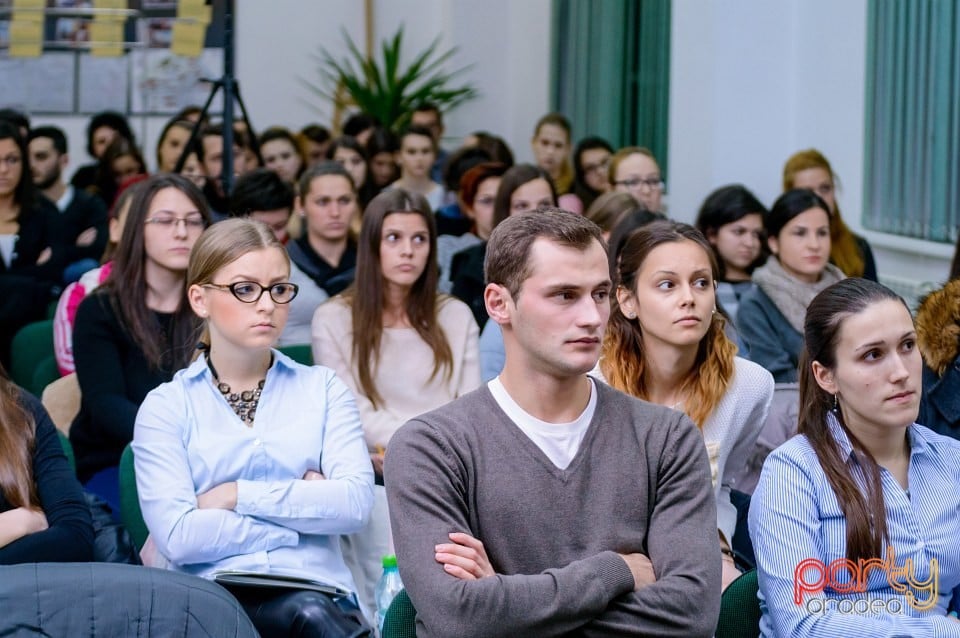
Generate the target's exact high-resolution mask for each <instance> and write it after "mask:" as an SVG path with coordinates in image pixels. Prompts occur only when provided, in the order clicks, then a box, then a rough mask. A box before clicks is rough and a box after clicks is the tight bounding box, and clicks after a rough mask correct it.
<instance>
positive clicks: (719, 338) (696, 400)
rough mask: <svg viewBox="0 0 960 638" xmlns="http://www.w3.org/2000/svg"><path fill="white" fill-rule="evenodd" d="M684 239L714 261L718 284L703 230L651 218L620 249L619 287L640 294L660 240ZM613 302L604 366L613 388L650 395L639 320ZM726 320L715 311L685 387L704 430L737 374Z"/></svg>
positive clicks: (691, 414) (694, 415) (689, 406)
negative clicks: (643, 274) (645, 269)
mask: <svg viewBox="0 0 960 638" xmlns="http://www.w3.org/2000/svg"><path fill="white" fill-rule="evenodd" d="M683 241H692V242H694V243H695V244H697V245H698V246H700V247H701V248H702V249H703V252H704V254H705V255H707V258H708V259H709V260H710V271H711V273H712V279H713V282H716V280H717V274H718V273H717V260H716V258H715V257H714V255H713V250H712V249H711V248H710V244H709V243H708V242H707V240H706V238H705V237H704V236H703V234H702V233H700V231H698V230H697V229H696V228H694V227H693V226H690V225H689V224H681V223H678V222H672V221H666V220H663V221H655V222H651V223H649V224H647V225H646V226H643V227H642V228H640V229H638V230H636V231H634V232H633V234H631V235H630V236H629V237H628V238H627V241H626V243H624V245H623V250H622V251H621V253H620V265H619V272H618V273H617V278H616V280H617V281H618V282H619V285H618V287H622V288H624V289H626V290H628V291H629V292H630V294H631V295H636V294H637V273H639V272H640V268H641V267H642V266H643V262H644V261H645V260H646V258H647V257H648V256H649V255H650V252H651V251H652V250H653V249H654V248H656V247H657V246H660V245H661V244H666V243H671V242H683ZM713 282H711V283H713ZM612 306H613V308H612V311H611V312H610V323H609V324H608V325H607V332H606V334H605V335H604V339H603V348H602V350H601V355H600V370H601V372H603V375H604V377H606V379H607V382H608V383H609V384H610V385H611V386H613V387H614V388H616V389H618V390H620V391H622V392H626V393H627V394H631V395H633V396H635V397H639V398H641V399H647V398H648V395H649V394H648V387H647V379H646V367H647V363H646V360H645V354H644V350H643V333H642V330H641V328H640V324H639V322H638V321H636V320H632V319H628V318H627V317H626V315H624V314H623V312H621V311H620V304H619V303H618V302H617V299H616V297H613V300H612ZM725 323H726V320H725V319H724V318H723V315H722V314H721V313H719V312H715V313H714V314H713V315H712V319H711V321H710V327H709V328H708V329H707V334H706V335H704V337H703V339H701V340H700V346H699V348H698V349H697V357H696V361H695V362H694V364H693V367H692V368H690V371H689V372H688V373H687V376H686V378H685V379H684V380H683V383H682V385H681V392H682V393H683V395H684V396H685V397H687V399H686V400H685V401H684V406H685V407H684V411H685V412H686V413H687V415H688V416H689V417H690V419H691V420H692V421H693V422H694V423H696V424H697V427H700V428H702V427H703V424H704V423H705V422H706V420H707V418H708V417H709V416H710V414H711V413H712V412H713V410H714V408H716V407H717V404H718V403H719V402H720V399H721V398H723V395H724V393H725V392H726V391H727V388H728V387H729V386H730V380H731V379H732V378H733V373H734V357H735V356H736V354H737V346H736V345H735V344H734V343H733V342H732V341H730V339H729V338H728V337H727V335H726V333H725V332H724V324H725Z"/></svg>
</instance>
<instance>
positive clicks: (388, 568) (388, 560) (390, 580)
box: [375, 554, 403, 634]
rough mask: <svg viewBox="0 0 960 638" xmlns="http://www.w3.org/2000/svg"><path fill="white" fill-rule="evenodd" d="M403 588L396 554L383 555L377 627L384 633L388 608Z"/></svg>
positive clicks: (377, 600)
mask: <svg viewBox="0 0 960 638" xmlns="http://www.w3.org/2000/svg"><path fill="white" fill-rule="evenodd" d="M401 589H403V582H402V581H401V580H400V572H399V571H398V570H397V557H396V556H394V555H392V554H391V555H390V556H384V557H383V575H382V576H381V577H380V582H378V583H377V589H376V591H375V597H376V602H377V629H378V630H379V631H380V633H381V634H382V633H383V621H384V619H385V618H386V617H387V610H388V609H390V603H392V602H393V599H394V597H396V595H397V594H399V593H400V590H401Z"/></svg>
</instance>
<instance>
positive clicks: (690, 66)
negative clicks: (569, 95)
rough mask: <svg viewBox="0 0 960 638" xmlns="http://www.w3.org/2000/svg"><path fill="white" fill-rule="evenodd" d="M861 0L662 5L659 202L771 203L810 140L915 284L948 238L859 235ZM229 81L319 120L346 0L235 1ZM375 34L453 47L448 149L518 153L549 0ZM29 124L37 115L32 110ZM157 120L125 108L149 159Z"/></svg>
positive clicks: (543, 71)
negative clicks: (664, 62)
mask: <svg viewBox="0 0 960 638" xmlns="http://www.w3.org/2000/svg"><path fill="white" fill-rule="evenodd" d="M867 1H868V0H844V1H843V2H835V1H834V0H730V1H728V2H722V3H721V2H704V1H702V0H675V1H674V4H673V25H672V47H671V49H672V50H671V95H670V102H671V103H670V136H669V142H670V159H669V166H668V167H667V169H668V170H667V175H668V180H669V183H668V189H669V205H670V212H671V214H672V215H673V216H675V217H676V218H678V219H683V220H688V221H689V220H692V219H693V217H694V216H695V214H696V211H697V208H698V207H699V205H700V202H701V201H702V200H703V198H704V197H705V196H706V194H707V193H708V192H709V191H711V190H712V189H714V188H716V187H718V186H721V185H723V184H727V183H730V182H742V183H744V184H746V185H747V187H749V188H750V189H751V190H753V191H754V192H755V193H756V194H757V195H758V196H759V197H760V198H761V199H762V200H763V201H765V202H767V203H768V204H769V203H772V201H773V200H774V199H775V197H776V195H777V194H778V193H779V189H780V171H781V168H782V166H783V162H784V160H785V159H786V158H787V157H788V156H789V155H790V154H791V153H793V152H794V151H796V150H799V149H801V148H807V147H811V146H813V147H817V148H819V149H821V150H822V151H823V152H824V153H825V154H826V156H827V157H828V158H830V160H831V162H832V163H833V165H834V168H835V170H836V172H837V174H838V175H839V177H840V181H841V185H842V190H841V191H840V193H839V201H840V206H841V210H842V211H843V214H844V218H845V219H846V221H847V223H849V224H850V225H851V226H852V227H853V228H854V229H856V230H858V231H860V232H862V234H864V235H865V236H867V237H868V238H869V239H870V241H871V242H872V244H873V246H874V250H875V253H876V255H877V258H878V262H879V266H880V270H881V274H883V275H886V276H898V277H903V278H908V279H914V280H918V281H925V280H930V281H936V280H939V279H942V278H943V277H944V276H945V273H946V269H947V261H948V259H949V256H950V255H951V254H952V247H951V246H947V245H943V244H935V243H932V242H916V241H910V240H904V239H902V238H898V237H890V236H887V235H882V234H878V233H871V232H869V231H863V230H862V224H861V221H860V216H861V206H862V190H863V179H862V175H863V134H864V133H863V131H864V69H865V62H866V44H865V42H866V7H867V4H866V3H867ZM237 4H238V7H237V15H236V41H237V45H238V52H237V76H238V79H239V81H240V86H241V91H242V94H243V97H244V100H245V101H246V104H247V106H248V108H249V110H250V114H251V118H252V120H253V123H254V124H255V126H256V127H258V128H263V127H265V126H267V125H271V124H280V125H285V126H289V127H292V128H296V127H300V126H302V125H303V124H305V123H307V122H311V121H320V122H324V123H326V122H329V119H330V110H329V107H328V105H326V104H324V103H323V101H322V100H320V99H319V98H317V97H316V96H314V95H313V94H312V93H310V91H309V90H308V89H307V88H306V87H305V86H304V83H303V78H311V79H316V78H317V73H316V62H315V61H314V59H313V57H312V56H313V55H314V54H316V53H317V51H318V47H319V45H321V44H323V45H324V46H326V47H327V48H328V49H330V50H331V51H335V52H343V50H344V46H343V38H342V35H341V29H346V31H347V32H348V33H350V34H351V36H352V37H353V38H354V40H356V41H357V42H363V38H364V14H363V11H364V3H363V2H360V1H359V0H323V1H322V2H317V1H315V0H271V1H270V2H264V1H261V0H238V2H237ZM373 7H374V30H375V34H376V35H375V38H376V40H377V44H378V45H379V41H380V40H381V39H382V38H383V37H385V36H387V35H390V34H392V33H393V32H394V30H395V29H396V28H397V26H399V25H400V24H405V25H406V46H407V47H408V48H407V51H408V52H413V51H417V50H419V49H421V48H422V47H424V46H426V45H427V44H428V43H429V42H430V41H432V40H433V38H435V37H436V36H437V35H438V34H439V35H441V47H442V48H443V49H446V48H448V47H450V46H454V45H456V46H458V47H459V53H458V54H457V55H456V56H455V57H454V58H453V60H451V62H450V64H449V65H448V69H455V68H459V67H462V66H465V65H468V64H473V65H474V66H473V67H472V68H470V69H468V70H467V71H465V72H464V74H463V79H464V80H466V81H469V82H472V83H473V84H475V85H477V87H478V88H479V89H480V93H481V95H480V97H479V98H478V99H477V100H474V101H473V102H470V103H468V104H465V105H463V106H461V107H460V108H458V109H456V110H454V111H452V112H451V113H448V114H447V118H446V124H447V131H446V134H447V142H446V144H445V145H446V146H447V147H454V146H456V144H457V143H458V142H459V139H460V138H461V137H462V136H463V135H465V134H467V133H469V132H471V131H473V130H477V129H486V130H489V131H491V132H494V133H497V134H500V135H502V136H503V137H504V138H505V139H506V140H507V141H508V142H509V143H510V144H511V146H512V147H513V150H514V152H515V154H516V156H517V159H518V160H519V161H528V160H530V159H531V154H530V148H529V139H530V135H531V130H532V127H533V124H534V122H535V121H536V120H537V118H538V117H539V116H540V115H542V114H543V113H545V112H546V111H547V110H548V109H549V95H548V91H549V64H550V23H551V21H550V8H551V2H550V0H523V1H522V2H518V1H511V0H485V1H484V2H469V1H457V0H374V2H373ZM36 119H37V121H38V123H41V122H46V121H51V120H50V119H49V118H47V119H45V118H36ZM52 121H54V122H55V123H57V124H60V125H61V126H64V128H65V129H66V130H67V132H68V133H69V134H70V137H71V140H72V146H73V149H74V153H73V159H74V165H78V164H81V163H84V162H86V161H88V159H87V158H86V154H85V152H84V151H83V139H84V133H83V130H84V126H85V123H86V120H85V118H56V119H54V120H52ZM162 121H163V120H162V118H155V119H151V120H144V119H143V118H135V119H134V121H133V125H134V128H135V129H136V130H137V132H138V134H139V135H140V137H141V140H142V141H143V147H144V148H145V149H146V155H147V156H148V161H150V162H152V161H153V149H154V147H155V144H156V136H157V134H158V132H159V127H160V126H161V125H162Z"/></svg>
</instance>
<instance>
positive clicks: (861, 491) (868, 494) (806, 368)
mask: <svg viewBox="0 0 960 638" xmlns="http://www.w3.org/2000/svg"><path fill="white" fill-rule="evenodd" d="M888 299H895V300H897V301H899V302H900V303H902V304H903V306H904V307H905V308H906V307H907V304H906V303H905V302H904V301H903V299H901V298H900V297H898V296H897V294H896V293H894V292H893V291H892V290H890V289H889V288H887V287H886V286H883V285H881V284H878V283H876V282H874V281H869V280H867V279H860V278H855V277H852V278H849V279H843V280H841V281H839V282H837V283H835V284H833V285H832V286H830V287H829V288H826V289H825V290H823V291H822V292H820V294H818V295H817V296H816V297H814V298H813V301H811V302H810V305H809V306H808V307H807V316H806V319H805V320H804V322H803V351H802V352H801V353H800V414H799V425H798V428H797V431H798V433H800V434H802V435H804V436H805V437H807V440H808V441H809V442H810V445H811V447H813V451H814V452H815V453H816V455H817V459H818V460H819V461H820V467H822V468H823V473H824V474H825V475H826V477H827V481H828V482H829V483H830V487H831V488H833V493H834V495H835V496H836V497H837V502H839V504H840V509H841V511H842V512H843V517H844V518H845V519H846V521H847V524H846V527H847V558H849V559H850V560H852V561H854V562H857V561H859V560H861V559H870V558H880V557H881V556H883V548H884V547H885V542H884V541H885V540H886V539H887V537H888V535H887V514H886V507H885V506H884V501H883V488H882V486H881V485H882V484H881V478H880V466H879V465H878V464H877V461H876V459H875V458H873V455H872V454H870V451H869V450H867V448H865V447H864V445H863V443H862V442H861V441H860V439H858V438H857V437H856V436H855V435H854V434H853V432H851V431H850V429H849V428H848V427H847V426H846V424H845V423H844V421H843V414H842V413H841V411H840V410H834V409H833V406H834V395H832V394H830V393H828V392H827V391H826V390H824V389H823V388H821V387H820V385H819V384H818V383H817V380H816V378H815V377H814V374H813V362H814V361H817V362H818V363H820V365H822V366H824V367H825V368H827V369H828V370H835V369H836V366H837V342H838V341H839V340H840V329H841V328H842V327H843V322H844V321H846V320H847V318H848V317H850V316H852V315H856V314H859V313H861V312H864V311H865V310H867V308H868V307H869V306H871V305H873V304H875V303H877V302H880V301H886V300H888ZM908 311H909V308H908ZM831 411H833V414H834V416H835V417H836V418H837V421H838V422H839V423H840V426H841V427H842V428H843V430H844V432H846V434H847V438H849V439H850V444H851V445H852V446H853V456H854V458H855V459H856V463H855V464H852V465H857V466H859V468H860V470H859V472H857V474H858V475H860V476H855V475H854V473H853V472H852V471H851V464H848V462H847V459H845V458H843V455H842V453H841V450H840V446H839V445H838V444H837V441H836V439H835V438H834V436H833V434H832V432H831V431H830V428H829V426H828V425H827V415H828V414H830V412H831ZM858 478H862V479H863V480H862V482H861V481H858V480H857V479H858Z"/></svg>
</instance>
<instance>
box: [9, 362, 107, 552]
mask: <svg viewBox="0 0 960 638" xmlns="http://www.w3.org/2000/svg"><path fill="white" fill-rule="evenodd" d="M90 560H93V524H92V523H91V520H90V510H89V508H88V507H87V504H86V501H84V499H83V494H82V493H81V491H80V484H79V483H78V482H77V479H76V477H75V476H74V474H73V471H72V470H71V468H70V465H69V463H68V462H67V457H66V456H64V453H63V448H62V447H61V446H60V439H59V437H58V436H57V430H56V428H55V427H54V425H53V421H51V420H50V417H49V415H47V411H46V410H44V409H43V406H42V405H41V404H40V402H39V401H37V399H36V398H34V397H32V396H31V395H29V394H27V393H26V392H24V391H23V390H21V389H20V388H18V387H17V386H16V385H14V384H13V382H12V381H10V379H8V378H7V373H6V371H5V370H4V369H3V368H2V367H0V565H11V564H13V563H40V562H84V561H90Z"/></svg>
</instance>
